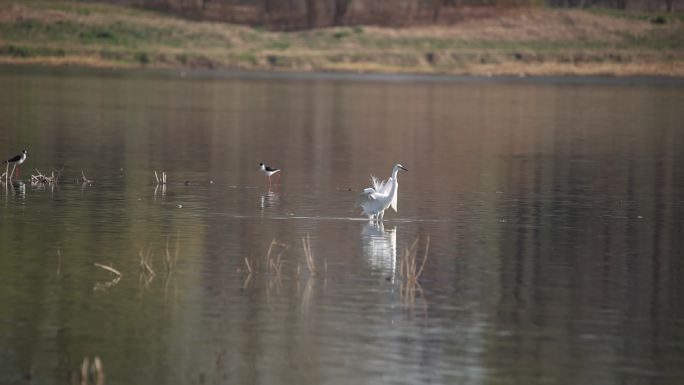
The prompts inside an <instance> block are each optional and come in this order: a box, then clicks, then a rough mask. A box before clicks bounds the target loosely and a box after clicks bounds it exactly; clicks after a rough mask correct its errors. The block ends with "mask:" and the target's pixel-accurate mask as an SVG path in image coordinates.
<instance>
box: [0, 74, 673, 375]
mask: <svg viewBox="0 0 684 385" xmlns="http://www.w3.org/2000/svg"><path fill="white" fill-rule="evenodd" d="M96 75H98V74H96V73H92V72H79V71H77V70H69V71H61V72H60V73H57V74H55V73H51V72H48V71H47V70H46V71H35V70H32V71H24V70H16V69H11V68H4V69H2V70H0V133H2V138H3V140H2V142H0V151H1V152H2V154H5V155H3V156H9V155H11V154H14V153H15V152H16V151H18V150H20V149H21V148H24V147H27V148H28V149H29V159H28V160H27V162H26V163H25V164H24V165H23V168H22V176H23V178H24V180H23V181H20V182H14V183H10V184H8V185H4V184H3V185H2V189H3V191H2V193H1V194H0V309H2V310H1V311H0V383H2V384H19V383H25V382H26V381H27V380H26V378H27V376H30V378H31V381H32V382H33V383H39V384H61V383H74V382H76V383H78V382H79V381H80V379H79V377H78V371H79V370H80V365H81V363H82V361H83V359H84V357H89V358H92V357H95V356H98V357H100V358H101V359H102V362H103V366H104V371H105V374H106V381H107V383H108V384H150V383H165V384H202V383H215V384H222V383H225V384H227V383H259V384H274V383H303V384H319V383H330V384H337V383H339V384H349V383H412V384H413V383H497V384H534V383H539V384H541V383H551V384H587V383H601V384H679V383H682V382H683V381H684V369H682V368H684V332H682V330H684V328H682V326H683V325H684V308H683V307H684V305H683V304H684V302H683V300H684V298H683V297H684V282H682V279H681V278H680V277H682V276H683V273H684V271H683V270H684V269H683V266H682V261H681V257H680V254H681V251H682V236H683V235H684V234H683V233H682V223H683V222H682V202H683V196H682V187H683V186H682V184H683V181H684V172H683V171H682V170H683V169H684V167H683V166H684V150H683V149H684V132H683V131H682V122H683V121H684V119H683V118H684V110H682V109H681V105H682V102H684V88H682V87H681V85H674V86H668V85H666V84H662V82H661V83H659V84H657V85H656V84H649V83H648V82H642V83H639V84H628V83H626V84H620V83H606V82H602V83H601V84H596V85H592V84H591V83H587V82H581V83H572V82H562V83H553V82H538V83H535V82H533V81H530V82H511V83H506V82H500V83H496V82H472V81H468V82H450V83H444V84H441V83H439V82H420V81H410V82H381V81H375V80H373V81H365V82H364V81H348V79H342V80H340V79H327V78H316V77H314V78H312V79H302V78H300V77H296V78H287V77H285V78H283V77H278V78H268V77H263V78H260V77H251V78H249V79H241V78H239V77H226V78H222V79H211V78H204V77H200V78H174V77H172V76H163V77H159V76H156V75H155V74H154V73H150V74H147V75H140V74H133V73H120V74H118V75H108V76H96ZM260 162H264V163H266V164H274V165H276V166H277V167H279V168H282V169H283V171H282V178H281V180H280V182H281V184H280V185H274V186H272V187H271V188H270V189H269V187H268V181H267V180H266V179H265V178H264V176H263V175H262V174H260V173H259V171H258V164H259V163H260ZM396 162H401V163H402V164H404V165H406V166H407V167H408V168H409V170H411V171H409V172H407V173H404V174H402V176H401V181H400V182H401V183H400V185H401V187H400V190H399V191H400V197H399V200H400V208H401V209H400V211H399V213H394V212H389V213H387V215H386V216H385V218H386V220H385V222H384V223H383V224H381V225H380V224H369V223H368V222H367V221H366V220H364V219H363V218H361V217H360V214H359V212H360V210H358V209H357V208H356V206H355V205H356V199H357V194H358V191H359V189H360V188H362V187H364V186H366V185H367V183H368V177H369V175H370V174H371V173H373V174H376V175H378V176H381V177H383V178H386V177H387V176H389V172H390V171H391V167H392V165H393V164H394V163H396ZM62 166H63V167H64V175H63V178H62V182H61V183H60V185H59V186H54V187H50V186H36V185H31V184H30V183H28V182H27V180H26V178H27V177H28V175H29V174H30V173H31V172H32V171H33V169H40V170H41V171H49V170H50V169H52V168H61V167H62ZM81 170H83V171H84V173H85V174H86V175H87V176H88V178H90V179H93V183H92V184H89V185H83V184H82V183H81V181H80V180H78V178H79V177H80V176H81ZM154 170H157V171H158V172H160V171H167V172H168V174H169V183H168V184H167V185H166V186H157V185H156V182H155V179H154V174H153V171H154ZM307 235H308V236H309V237H310V246H311V251H312V255H313V259H314V263H315V264H316V266H315V269H316V274H312V273H311V272H310V271H309V268H308V267H307V262H306V258H305V253H304V249H303V246H302V238H304V237H306V236H307ZM427 235H429V236H430V240H431V241H430V252H429V259H428V262H427V265H426V269H425V272H424V273H423V276H422V277H421V281H420V287H419V290H417V291H415V292H413V297H411V296H408V297H407V295H406V294H405V292H404V291H402V280H401V278H400V276H399V274H398V266H399V265H398V264H399V261H400V259H401V257H402V255H403V254H404V253H405V251H406V248H407V247H408V246H409V245H410V244H411V243H412V242H413V241H414V240H415V239H417V238H418V239H421V240H423V241H421V245H423V242H424V240H425V239H426V236H427ZM273 240H275V241H276V242H277V243H279V245H278V246H276V247H275V249H273V250H272V252H271V259H270V260H267V255H268V248H269V245H270V244H271V242H272V241H273ZM421 247H422V246H421ZM176 250H178V252H177V261H176V262H175V263H174V261H175V256H176ZM281 252H282V256H281V261H282V265H278V262H277V257H278V255H279V254H280V253H281ZM141 255H143V258H146V259H145V260H146V261H147V262H148V263H149V265H150V269H151V270H153V271H154V274H150V273H149V272H147V270H144V268H141ZM245 260H247V261H251V263H250V267H247V265H246V262H245ZM274 260H275V261H274ZM94 263H101V264H104V265H107V266H112V267H114V268H116V269H117V270H119V271H120V272H121V273H122V276H121V278H120V279H119V280H117V277H116V276H115V275H114V274H113V273H111V272H109V271H106V270H105V269H102V268H98V267H95V266H94V265H93V264H94ZM274 265H275V266H280V267H279V268H278V269H274V268H273V267H272V266H274ZM167 266H169V267H167ZM250 269H252V272H251V273H250V272H249V270H250Z"/></svg>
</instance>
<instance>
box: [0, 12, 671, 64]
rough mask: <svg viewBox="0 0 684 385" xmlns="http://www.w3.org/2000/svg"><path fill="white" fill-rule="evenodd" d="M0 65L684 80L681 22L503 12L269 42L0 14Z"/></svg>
mask: <svg viewBox="0 0 684 385" xmlns="http://www.w3.org/2000/svg"><path fill="white" fill-rule="evenodd" d="M0 64H12V65H17V64H19V65H23V64H31V65H35V64H40V65H52V66H69V65H73V66H85V67H101V68H178V69H183V68H187V69H220V70H261V71H263V70H269V71H296V72H307V71H317V72H326V71H327V72H364V73H365V72H371V73H414V74H444V75H476V76H496V75H508V76H511V75H512V76H584V75H603V76H684V15H682V14H677V13H675V14H643V13H636V12H627V11H615V10H600V9H595V10H577V9H572V10H571V9H555V8H545V7H519V8H498V9H496V12H490V13H487V15H485V16H480V17H473V18H470V19H465V20H463V21H461V22H459V23H455V24H452V25H424V26H411V27H403V28H386V27H375V26H352V27H328V28H318V29H310V30H301V31H290V32H282V31H267V30H265V29H263V28H259V27H249V26H243V25H236V24H228V23H220V22H207V21H204V22H201V21H191V20H186V19H182V18H179V17H177V16H173V15H168V14H164V13H159V12H154V11H149V10H142V9H139V8H133V7H128V6H120V5H110V4H102V3H84V2H70V1H31V2H23V1H9V2H3V3H1V4H0Z"/></svg>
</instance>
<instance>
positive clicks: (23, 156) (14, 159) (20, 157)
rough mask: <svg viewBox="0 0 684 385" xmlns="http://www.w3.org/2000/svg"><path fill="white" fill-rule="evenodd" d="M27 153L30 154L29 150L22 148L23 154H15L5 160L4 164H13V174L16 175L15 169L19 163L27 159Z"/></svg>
mask: <svg viewBox="0 0 684 385" xmlns="http://www.w3.org/2000/svg"><path fill="white" fill-rule="evenodd" d="M27 154H28V151H26V150H22V151H21V154H19V155H15V156H13V157H11V158H9V159H7V160H6V161H4V162H3V164H8V165H9V164H11V165H13V166H14V167H12V175H14V169H15V168H16V167H17V166H18V165H20V164H22V163H24V161H25V160H26V155H27ZM17 175H18V173H17Z"/></svg>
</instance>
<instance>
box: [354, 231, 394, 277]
mask: <svg viewBox="0 0 684 385" xmlns="http://www.w3.org/2000/svg"><path fill="white" fill-rule="evenodd" d="M361 240H362V242H363V255H364V256H365V257H366V259H367V260H368V262H369V263H370V265H371V266H372V267H373V268H374V269H375V270H378V271H380V272H382V274H383V275H384V276H385V277H386V278H388V279H389V280H391V281H392V282H394V280H395V278H396V277H395V273H396V268H397V228H396V226H395V227H394V228H392V229H388V230H385V226H384V224H383V223H382V222H380V223H378V222H368V223H366V224H365V225H364V226H363V229H362V230H361Z"/></svg>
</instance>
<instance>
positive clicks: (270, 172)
mask: <svg viewBox="0 0 684 385" xmlns="http://www.w3.org/2000/svg"><path fill="white" fill-rule="evenodd" d="M259 169H260V170H261V172H262V173H263V174H264V175H266V176H268V186H269V187H271V175H273V174H275V173H277V172H279V171H280V169H279V168H273V167H270V166H267V165H265V164H263V163H259ZM278 182H280V174H278V180H276V183H278Z"/></svg>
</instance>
